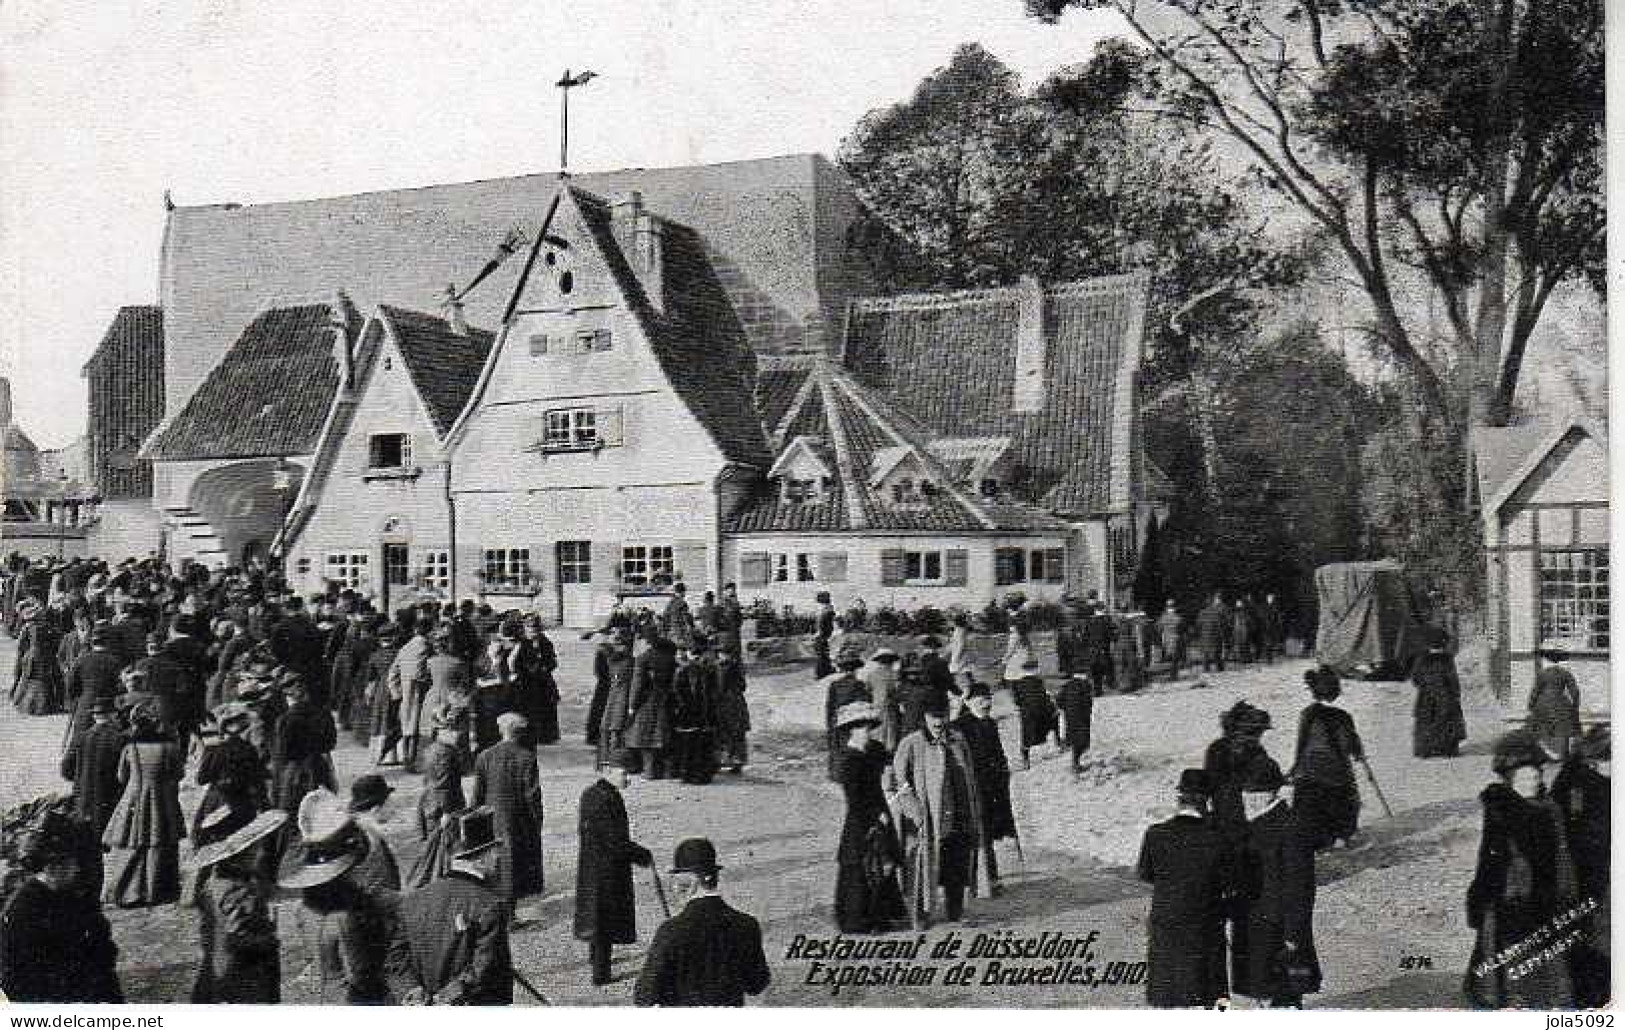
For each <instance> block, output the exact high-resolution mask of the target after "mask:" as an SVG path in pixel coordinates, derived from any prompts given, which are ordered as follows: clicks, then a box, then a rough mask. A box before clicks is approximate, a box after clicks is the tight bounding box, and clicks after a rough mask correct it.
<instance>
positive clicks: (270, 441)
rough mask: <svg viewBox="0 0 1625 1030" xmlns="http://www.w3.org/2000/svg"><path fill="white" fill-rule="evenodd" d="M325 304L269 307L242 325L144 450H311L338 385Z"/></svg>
mask: <svg viewBox="0 0 1625 1030" xmlns="http://www.w3.org/2000/svg"><path fill="white" fill-rule="evenodd" d="M331 310H332V309H331V308H330V307H329V306H328V305H326V304H307V305H302V306H299V307H288V308H271V309H269V310H266V311H263V312H261V313H260V314H259V316H258V317H256V318H255V319H254V321H252V322H250V323H249V325H248V328H246V329H244V330H243V333H242V336H240V337H239V338H238V340H237V342H236V343H235V344H233V345H232V348H231V350H229V351H227V352H226V355H225V357H223V358H221V359H220V362H219V364H217V365H215V367H214V369H213V370H212V371H211V372H210V373H209V375H208V377H207V378H206V379H204V381H203V385H202V386H200V387H198V389H197V392H196V393H194V394H193V395H192V397H191V399H190V400H189V401H187V403H186V406H185V407H184V408H182V409H181V410H180V412H178V413H177V414H176V416H175V417H174V418H173V419H171V420H170V421H169V422H168V424H166V425H164V426H162V427H160V429H159V430H158V432H157V434H156V436H155V437H154V438H153V439H152V440H151V441H150V442H149V443H148V445H147V449H146V456H147V457H151V458H155V459H159V460H165V461H176V460H182V459H188V458H249V457H260V456H269V455H289V454H308V453H310V452H311V450H312V449H313V448H314V447H315V446H316V442H317V437H318V436H319V435H320V434H321V429H322V423H323V422H324V421H325V420H326V418H327V413H328V410H329V409H330V408H331V406H332V403H333V394H334V392H335V391H336V390H337V389H338V362H337V361H336V360H335V358H334V355H333V342H332V341H333V334H332V333H331V332H330V331H329V328H328V320H329V316H330V312H331Z"/></svg>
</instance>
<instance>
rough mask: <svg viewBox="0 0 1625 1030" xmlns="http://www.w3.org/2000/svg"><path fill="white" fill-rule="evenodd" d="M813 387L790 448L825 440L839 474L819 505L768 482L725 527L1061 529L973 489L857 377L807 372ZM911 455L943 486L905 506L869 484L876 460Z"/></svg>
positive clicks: (793, 418) (789, 416) (798, 413)
mask: <svg viewBox="0 0 1625 1030" xmlns="http://www.w3.org/2000/svg"><path fill="white" fill-rule="evenodd" d="M808 374H809V375H811V376H812V377H813V379H814V384H813V389H811V390H807V391H801V392H800V393H799V394H798V396H799V398H800V402H799V406H798V407H796V408H794V409H792V410H791V411H789V412H787V413H786V414H785V416H783V421H784V422H785V423H786V424H787V425H788V426H790V427H791V429H790V431H789V432H788V433H786V434H785V437H784V440H785V444H786V445H788V444H790V443H791V442H793V441H794V440H796V439H797V438H799V437H803V436H810V437H816V438H818V439H820V440H822V441H827V444H821V445H820V452H821V453H827V454H830V455H832V456H833V458H834V464H835V466H836V468H837V469H838V472H839V474H838V475H837V476H836V477H835V481H834V483H833V484H832V486H831V488H830V489H829V490H828V491H827V492H826V493H825V495H824V497H823V499H822V500H820V501H819V502H818V503H816V504H795V503H785V502H784V501H783V499H782V498H781V496H780V493H779V489H778V485H777V484H776V483H772V482H766V483H763V484H762V485H761V487H760V488H759V490H758V491H757V495H756V496H755V497H754V498H752V499H751V501H750V502H748V503H747V504H745V505H744V506H743V507H742V508H741V509H740V510H739V512H738V513H736V514H735V516H734V517H733V519H732V521H731V523H730V524H729V525H728V527H727V529H728V530H729V531H730V532H736V533H755V532H814V531H860V532H886V531H903V532H906V531H941V532H968V533H975V532H988V531H1022V530H1059V529H1064V528H1065V524H1064V523H1063V522H1061V521H1060V520H1059V519H1056V518H1054V517H1053V516H1051V515H1049V514H1047V513H1045V512H1043V511H1041V510H1039V509H1038V508H1036V507H1035V506H1033V505H1030V504H1026V503H1023V502H1021V501H1019V500H1014V499H1005V500H1000V501H990V500H987V499H985V498H979V497H976V496H974V495H973V494H970V493H968V492H967V491H966V490H965V489H963V487H962V486H961V485H960V484H958V483H957V482H956V479H955V476H954V474H953V473H952V471H951V470H950V469H948V468H947V467H945V466H944V464H943V463H942V462H940V461H939V460H938V459H937V457H936V456H935V455H934V454H933V453H932V452H931V447H930V444H931V442H932V440H931V438H930V436H929V434H928V431H927V430H925V429H924V428H923V427H922V426H921V424H920V423H919V422H918V421H917V420H915V419H913V418H912V417H911V416H909V415H908V414H907V413H905V412H901V411H899V410H898V409H897V408H896V407H895V406H893V405H890V404H889V402H888V401H887V400H886V398H885V397H883V396H881V395H878V394H875V393H874V392H872V391H870V390H867V389H865V388H864V387H863V386H862V384H860V383H858V382H857V381H856V380H855V379H853V378H852V377H851V376H848V375H845V374H843V373H840V372H837V371H834V370H833V369H829V368H822V367H821V368H816V369H809V371H808ZM888 456H890V458H893V459H897V460H903V459H905V458H912V459H913V460H916V461H918V462H920V463H921V464H922V465H923V466H924V467H925V469H926V470H927V471H928V472H929V473H932V478H933V479H934V480H935V481H936V483H937V484H938V487H939V489H938V491H937V492H936V493H935V495H934V496H932V497H931V498H930V499H929V500H928V501H927V502H926V503H924V504H921V505H918V506H908V507H900V506H897V505H895V504H892V503H891V502H890V499H889V498H887V497H885V496H882V495H881V494H880V493H879V491H878V490H877V489H876V488H875V487H874V486H872V485H871V482H870V475H871V471H872V470H873V469H874V468H875V467H876V462H877V459H879V458H886V457H888Z"/></svg>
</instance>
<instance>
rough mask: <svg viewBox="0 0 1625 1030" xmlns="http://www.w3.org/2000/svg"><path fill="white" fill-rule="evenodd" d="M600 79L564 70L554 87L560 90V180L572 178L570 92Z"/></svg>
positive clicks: (586, 73) (590, 74) (584, 73)
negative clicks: (572, 73)
mask: <svg viewBox="0 0 1625 1030" xmlns="http://www.w3.org/2000/svg"><path fill="white" fill-rule="evenodd" d="M597 77H598V73H597V72H591V71H584V72H581V73H579V74H577V75H571V74H570V69H568V68H566V69H564V74H563V75H562V76H560V77H559V81H557V82H555V83H553V85H555V86H557V87H558V88H559V91H560V93H561V94H562V96H561V97H560V110H559V178H561V179H568V178H569V177H570V91H571V90H572V89H575V88H576V87H577V86H585V85H586V84H587V83H589V82H591V81H592V80H593V79H596V78H597Z"/></svg>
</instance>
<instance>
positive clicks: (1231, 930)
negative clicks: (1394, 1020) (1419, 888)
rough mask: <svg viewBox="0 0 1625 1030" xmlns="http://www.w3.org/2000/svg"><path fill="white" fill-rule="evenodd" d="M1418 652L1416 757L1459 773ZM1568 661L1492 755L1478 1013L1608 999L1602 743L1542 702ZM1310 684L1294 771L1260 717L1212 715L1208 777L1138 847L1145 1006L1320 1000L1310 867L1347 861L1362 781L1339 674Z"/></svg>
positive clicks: (1475, 967) (1192, 776) (1455, 728)
mask: <svg viewBox="0 0 1625 1030" xmlns="http://www.w3.org/2000/svg"><path fill="white" fill-rule="evenodd" d="M1427 638H1428V639H1427V651H1426V653H1425V654H1423V655H1421V656H1420V657H1418V658H1417V659H1416V661H1415V663H1414V664H1413V667H1412V676H1411V678H1412V681H1413V683H1414V684H1415V685H1416V688H1417V695H1416V708H1415V718H1416V722H1415V727H1416V728H1415V738H1414V753H1415V754H1416V756H1417V757H1419V758H1449V757H1455V756H1456V755H1457V753H1458V746H1459V744H1460V743H1461V741H1462V740H1463V739H1465V738H1466V735H1467V733H1466V726H1465V723H1464V720H1463V718H1462V710H1461V687H1460V682H1459V679H1458V677H1457V674H1456V670H1455V663H1454V660H1453V659H1452V658H1451V656H1450V652H1449V646H1448V638H1447V637H1446V636H1445V634H1444V633H1443V632H1442V631H1440V630H1438V629H1436V628H1432V629H1430V631H1429V632H1428V633H1427ZM1561 658H1562V656H1561V655H1560V654H1557V653H1549V654H1547V656H1546V660H1547V666H1546V667H1545V668H1544V669H1543V670H1542V672H1541V674H1540V680H1541V682H1539V683H1537V689H1536V691H1535V693H1534V699H1533V700H1532V701H1531V711H1530V718H1529V720H1528V724H1527V725H1526V726H1525V727H1523V728H1519V729H1515V730H1513V731H1511V732H1509V733H1506V734H1504V735H1502V736H1501V737H1500V738H1499V739H1498V740H1497V741H1496V743H1495V746H1494V749H1493V752H1492V756H1491V770H1492V772H1493V774H1494V777H1495V778H1494V780H1493V781H1492V782H1491V783H1490V785H1489V786H1488V787H1486V788H1485V789H1484V791H1483V792H1482V794H1481V795H1480V801H1481V803H1482V806H1483V813H1484V814H1483V824H1482V836H1481V839H1480V844H1479V849H1478V860H1477V866H1476V868H1475V870H1474V873H1473V878H1472V883H1471V886H1470V887H1469V889H1468V891H1467V897H1466V907H1467V921H1468V924H1469V926H1470V927H1471V928H1472V929H1473V931H1474V934H1475V938H1474V944H1473V950H1472V958H1471V962H1470V965H1469V969H1468V972H1467V976H1466V977H1465V981H1464V986H1465V990H1466V995H1467V999H1468V1000H1469V1001H1470V1002H1471V1003H1473V1004H1475V1005H1479V1006H1482V1007H1487V1008H1507V1007H1514V1008H1548V1009H1551V1008H1575V1007H1594V1006H1598V1005H1603V1004H1606V1003H1607V1000H1608V998H1609V989H1610V979H1609V959H1608V955H1609V950H1610V949H1609V944H1608V933H1609V929H1608V928H1609V846H1610V839H1611V838H1610V816H1609V779H1608V775H1607V772H1608V766H1609V760H1610V736H1609V730H1608V728H1607V727H1606V726H1605V725H1597V726H1593V727H1592V728H1591V729H1589V730H1587V731H1585V732H1584V733H1583V734H1582V733H1581V728H1580V724H1579V720H1578V717H1577V714H1576V713H1575V712H1574V711H1573V707H1574V706H1573V705H1572V704H1561V705H1560V704H1557V703H1556V702H1553V701H1552V700H1551V696H1554V695H1555V696H1558V697H1560V698H1570V699H1571V698H1573V696H1574V694H1575V691H1574V689H1573V679H1572V676H1569V675H1568V674H1567V673H1566V671H1565V670H1561ZM1304 681H1305V685H1306V687H1307V688H1308V690H1309V692H1310V695H1311V698H1312V700H1311V701H1310V703H1309V705H1308V706H1306V707H1305V708H1304V709H1303V712H1302V713H1301V715H1300V717H1299V720H1298V731H1297V740H1296V747H1295V750H1294V753H1293V763H1292V765H1291V767H1290V768H1289V769H1288V770H1287V771H1285V772H1283V771H1282V769H1281V766H1280V765H1279V764H1278V763H1277V762H1276V761H1275V759H1274V758H1272V757H1271V756H1270V755H1269V753H1268V751H1267V750H1266V748H1265V747H1264V744H1263V737H1264V734H1265V733H1266V732H1267V731H1268V730H1269V729H1270V728H1271V726H1272V720H1271V718H1270V715H1269V713H1268V712H1267V711H1264V710H1263V709H1260V708H1257V707H1255V706H1253V705H1251V704H1249V703H1248V702H1247V701H1245V700H1242V701H1239V702H1237V703H1236V704H1235V705H1234V706H1232V707H1231V708H1229V709H1228V710H1226V711H1225V712H1224V713H1223V715H1222V716H1221V719H1220V729H1221V735H1220V737H1219V738H1218V739H1217V740H1215V741H1214V742H1213V743H1212V744H1211V745H1209V747H1208V748H1207V751H1206V753H1205V754H1204V756H1203V763H1202V766H1201V767H1200V768H1191V769H1186V770H1185V771H1184V772H1183V773H1182V774H1181V775H1180V778H1179V782H1178V785H1177V787H1176V790H1175V802H1176V806H1177V807H1176V813H1175V814H1174V816H1173V817H1172V818H1170V819H1168V820H1166V821H1164V822H1161V823H1158V824H1156V825H1154V826H1152V827H1150V828H1149V829H1148V830H1147V831H1146V833H1145V836H1144V839H1143V841H1142V844H1141V849H1140V857H1139V864H1138V872H1139V876H1140V878H1141V879H1142V880H1145V881H1146V882H1148V883H1150V884H1151V885H1152V902H1151V914H1150V919H1149V923H1148V931H1149V932H1148V939H1147V963H1148V978H1147V982H1146V983H1147V986H1146V991H1147V999H1148V1000H1149V1002H1150V1003H1151V1004H1152V1005H1153V1006H1158V1007H1207V1008H1223V1007H1226V1006H1228V1004H1229V1001H1230V998H1231V997H1232V996H1235V995H1240V996H1244V997H1250V998H1254V999H1257V1000H1259V1001H1262V1002H1264V1003H1267V1004H1268V1005H1270V1006H1271V1007H1301V1006H1302V1003H1303V998H1304V996H1305V995H1306V994H1309V993H1313V992H1315V991H1318V990H1319V989H1320V986H1321V980H1322V973H1321V967H1320V958H1319V955H1318V953H1317V951H1316V949H1315V944H1314V908H1315V884H1316V880H1315V867H1316V856H1317V854H1318V853H1320V852H1323V851H1325V850H1326V849H1328V848H1338V849H1340V848H1348V847H1351V846H1356V840H1357V837H1358V834H1359V828H1360V808H1361V796H1360V788H1359V786H1358V781H1357V778H1356V775H1355V767H1356V766H1364V765H1365V750H1364V744H1363V743H1362V741H1361V739H1360V735H1359V733H1358V731H1357V730H1356V727H1355V724H1354V720H1353V718H1352V716H1351V715H1350V714H1349V713H1348V712H1347V711H1346V710H1344V709H1343V708H1341V707H1340V706H1339V705H1338V704H1337V701H1338V699H1339V697H1340V695H1341V682H1340V679H1339V677H1338V675H1337V673H1336V672H1335V671H1334V670H1331V669H1329V668H1326V667H1324V666H1317V667H1315V668H1312V669H1310V670H1308V671H1307V672H1306V673H1305V676H1304ZM1554 708H1555V709H1557V711H1556V714H1554V713H1553V709H1554ZM1554 768H1555V770H1556V772H1555V775H1551V772H1552V770H1553V769H1554ZM1366 772H1367V776H1368V777H1370V770H1369V768H1367V769H1366ZM1549 777H1550V778H1549ZM1371 782H1372V787H1373V789H1374V790H1380V788H1378V787H1377V785H1376V782H1375V779H1374V778H1371ZM1384 805H1386V802H1384Z"/></svg>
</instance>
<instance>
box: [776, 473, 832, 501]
mask: <svg viewBox="0 0 1625 1030" xmlns="http://www.w3.org/2000/svg"><path fill="white" fill-rule="evenodd" d="M829 484H830V481H829V477H827V476H826V477H824V478H823V479H821V480H820V479H794V478H787V479H785V481H784V499H785V501H786V502H788V503H790V504H817V503H818V502H819V501H821V500H823V499H824V491H825V490H827V489H828V488H829Z"/></svg>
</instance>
